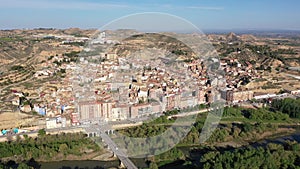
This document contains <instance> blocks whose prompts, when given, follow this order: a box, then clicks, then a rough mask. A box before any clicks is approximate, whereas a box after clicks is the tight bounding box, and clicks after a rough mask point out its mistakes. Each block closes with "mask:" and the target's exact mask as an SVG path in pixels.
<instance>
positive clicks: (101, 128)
mask: <svg viewBox="0 0 300 169" xmlns="http://www.w3.org/2000/svg"><path fill="white" fill-rule="evenodd" d="M85 131H86V133H87V134H88V136H89V137H101V138H102V140H103V141H104V142H105V143H106V144H107V146H108V147H109V149H110V150H111V151H112V152H113V153H114V155H116V156H117V157H118V159H119V160H120V161H121V164H120V166H121V167H123V168H124V167H125V168H127V169H138V168H137V167H136V166H135V164H134V163H133V162H132V161H131V160H130V159H129V158H128V157H127V155H126V154H125V153H124V152H123V151H122V150H120V149H119V148H118V147H117V145H116V143H115V142H114V141H113V140H112V139H111V138H110V137H109V136H108V134H110V133H111V134H113V130H112V129H111V127H110V126H107V125H89V126H87V127H86V128H85Z"/></svg>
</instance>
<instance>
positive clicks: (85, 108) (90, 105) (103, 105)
mask: <svg viewBox="0 0 300 169" xmlns="http://www.w3.org/2000/svg"><path fill="white" fill-rule="evenodd" d="M113 105H114V102H100V101H85V102H80V103H79V114H80V119H81V120H97V119H98V120H110V119H111V118H112V115H111V113H112V107H113Z"/></svg>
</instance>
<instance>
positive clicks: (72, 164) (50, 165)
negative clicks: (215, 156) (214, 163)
mask: <svg viewBox="0 0 300 169" xmlns="http://www.w3.org/2000/svg"><path fill="white" fill-rule="evenodd" d="M288 140H290V141H297V142H300V132H297V133H295V134H291V135H288V136H279V137H277V138H273V139H265V140H261V141H258V142H254V143H252V144H251V143H250V146H252V147H254V148H257V147H261V146H262V147H265V146H266V145H267V144H268V143H276V144H284V143H285V142H286V141H288ZM191 148H192V147H179V148H178V149H180V150H181V151H182V152H183V153H184V154H185V155H186V156H188V157H189V158H190V159H191V161H193V163H195V164H196V163H198V162H199V159H200V157H201V155H202V154H204V153H206V150H205V149H201V150H199V151H198V150H195V151H191ZM241 148H243V147H241ZM217 149H219V150H220V151H228V150H229V151H230V150H234V149H235V148H234V147H226V148H217ZM131 160H132V161H133V162H134V164H136V166H137V167H139V168H146V167H148V164H147V162H146V160H145V159H131ZM182 163H183V161H180V160H179V161H174V162H173V163H171V164H167V165H165V166H163V167H162V168H163V169H175V168H176V169H177V168H181V167H180V166H182ZM40 164H41V169H77V168H78V169H79V168H84V169H86V168H88V169H91V168H93V169H94V168H97V169H108V168H118V166H119V164H120V162H119V160H115V161H61V162H47V163H44V162H41V163H40Z"/></svg>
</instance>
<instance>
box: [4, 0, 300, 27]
mask: <svg viewBox="0 0 300 169" xmlns="http://www.w3.org/2000/svg"><path fill="white" fill-rule="evenodd" d="M299 7H300V1H299V0H151V1H150V0H148V1H143V0H126V1H125V0H119V1H113V0H101V1H100V0H0V23H1V26H0V29H12V28H39V27H52V28H69V27H80V28H100V27H101V26H103V25H104V24H106V23H108V22H110V21H112V20H114V19H117V18H119V17H122V16H125V15H129V14H133V13H141V12H164V13H169V14H172V15H176V16H179V17H182V18H184V19H187V20H188V21H190V22H192V23H193V24H195V25H196V26H197V27H199V28H200V29H204V30H207V29H293V30H294V29H297V30H300V12H299V11H300V10H299Z"/></svg>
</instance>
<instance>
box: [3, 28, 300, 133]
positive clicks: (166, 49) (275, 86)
mask: <svg viewBox="0 0 300 169" xmlns="http://www.w3.org/2000/svg"><path fill="white" fill-rule="evenodd" d="M95 35H97V36H95ZM109 35H110V36H109ZM116 35H118V36H116ZM128 35H131V36H128ZM132 35H133V36H132ZM123 36H125V37H126V36H127V37H129V38H125V39H122V38H120V37H123ZM170 37H181V38H182V39H196V38H195V37H203V35H200V34H199V35H198V34H175V33H167V34H163V35H161V34H142V33H137V32H136V31H133V30H119V31H117V32H113V31H108V32H106V34H105V33H99V31H97V30H80V29H68V30H56V29H35V30H5V31H0V45H1V46H0V51H1V52H0V60H1V68H0V113H1V114H0V121H1V124H0V129H10V128H24V129H25V130H36V129H41V128H49V129H50V128H60V127H66V126H76V125H79V124H81V123H84V122H86V121H95V120H104V121H123V120H128V119H130V120H134V119H138V118H143V117H149V116H155V115H158V116H159V115H160V114H162V113H163V112H165V111H168V110H173V109H180V110H188V109H193V108H195V107H199V106H203V105H204V106H206V105H210V104H211V103H213V102H215V101H219V100H222V101H224V103H225V104H226V105H237V104H239V105H247V106H256V107H260V106H263V104H264V103H266V102H271V101H272V99H275V98H285V97H294V98H296V97H298V96H299V94H300V85H299V84H300V83H299V79H300V75H299V74H300V73H299V70H300V66H299V63H300V62H299V59H300V55H299V51H300V45H299V44H300V40H299V38H290V37H288V36H287V37H285V36H266V37H264V36H254V35H244V34H241V35H236V34H234V33H230V34H208V35H207V40H203V41H202V42H201V45H202V46H204V45H207V44H209V43H211V44H210V47H213V48H214V49H213V48H210V47H205V48H203V50H202V49H201V50H199V51H197V52H198V53H200V54H201V57H199V56H197V55H196V54H195V51H193V47H194V46H187V45H186V44H185V43H183V42H182V41H176V38H170ZM91 39H92V40H91ZM183 41H184V40H183ZM154 42H155V43H154ZM87 44H89V45H87ZM194 44H198V43H194ZM199 44H200V43H199ZM199 44H198V45H199ZM201 45H200V46H201ZM196 47H197V46H196ZM196 47H195V48H196ZM107 48H109V50H106V49H107ZM94 49H97V50H94ZM206 49H209V50H206ZM141 50H142V51H143V52H142V53H141V52H140V51H141ZM86 55H88V57H87V56H86ZM212 69H217V70H218V71H219V72H218V73H216V72H214V70H212Z"/></svg>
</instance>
